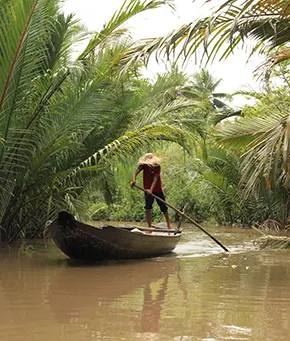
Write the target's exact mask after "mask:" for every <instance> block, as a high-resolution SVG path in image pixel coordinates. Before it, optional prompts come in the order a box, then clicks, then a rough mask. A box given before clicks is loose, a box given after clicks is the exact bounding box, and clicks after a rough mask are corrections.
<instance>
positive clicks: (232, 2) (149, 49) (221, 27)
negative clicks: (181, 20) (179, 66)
mask: <svg viewBox="0 0 290 341" xmlns="http://www.w3.org/2000/svg"><path fill="white" fill-rule="evenodd" d="M289 27H290V5H289V1H287V0H281V1H275V0H248V1H244V2H242V3H241V2H240V1H238V0H228V1H224V2H223V3H222V4H221V5H219V6H218V7H216V8H215V9H214V10H212V12H211V14H210V15H209V16H208V17H204V18H202V19H200V20H197V21H194V22H191V23H189V24H184V25H182V26H181V27H180V28H179V29H177V30H174V31H172V32H171V33H169V34H168V35H167V36H165V37H159V38H152V39H146V40H144V41H143V42H141V43H140V44H138V46H136V47H135V48H134V49H133V50H132V51H131V53H130V54H129V55H127V60H128V64H127V65H131V64H134V63H136V62H137V61H139V60H140V59H142V58H143V59H144V60H145V61H148V59H149V57H150V55H152V54H153V53H156V54H157V57H161V56H163V54H166V55H167V56H169V55H170V54H171V52H173V51H177V57H178V58H179V57H183V58H185V60H186V59H188V58H189V57H190V56H192V55H193V54H194V53H195V52H196V51H198V50H200V49H202V50H203V57H204V58H205V59H206V60H207V61H211V60H214V59H217V58H218V59H220V60H222V59H225V58H227V57H228V56H229V55H230V54H231V53H232V52H233V51H234V49H235V48H236V47H237V46H243V43H244V41H245V40H249V41H250V42H251V44H252V45H253V47H252V50H251V53H250V55H251V54H252V53H254V52H263V53H269V57H268V58H267V61H266V64H265V65H263V66H268V67H271V66H274V65H276V64H278V63H280V62H281V61H284V60H287V59H289V58H290V49H289V46H288V45H289V42H290V34H289ZM275 49H276V50H275Z"/></svg>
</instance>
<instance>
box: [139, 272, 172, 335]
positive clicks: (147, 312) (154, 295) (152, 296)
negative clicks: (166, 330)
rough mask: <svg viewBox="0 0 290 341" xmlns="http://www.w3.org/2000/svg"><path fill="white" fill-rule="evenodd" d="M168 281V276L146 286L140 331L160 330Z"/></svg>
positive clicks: (152, 331)
mask: <svg viewBox="0 0 290 341" xmlns="http://www.w3.org/2000/svg"><path fill="white" fill-rule="evenodd" d="M167 282H168V278H167V277H166V278H165V279H161V280H158V281H156V282H152V283H150V284H147V285H146V286H145V289H144V303H143V309H142V312H141V330H140V332H147V333H148V332H149V333H150V332H151V333H157V332H159V323H160V317H161V310H162V305H163V303H164V299H165V293H166V290H167Z"/></svg>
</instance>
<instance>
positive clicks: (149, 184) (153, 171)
mask: <svg viewBox="0 0 290 341" xmlns="http://www.w3.org/2000/svg"><path fill="white" fill-rule="evenodd" d="M142 171H143V187H144V189H145V190H146V193H145V209H146V221H147V224H148V227H152V205H153V202H154V197H153V196H152V195H151V194H152V193H153V194H154V195H156V196H157V197H159V198H160V199H163V200H164V201H165V196H164V193H163V189H162V184H161V177H160V173H161V166H160V159H159V158H158V157H157V156H155V155H154V154H152V153H147V154H145V155H143V156H142V157H141V158H140V159H139V161H138V168H137V169H136V171H135V172H134V174H133V179H132V181H131V183H130V186H131V187H132V188H133V187H134V185H135V183H136V178H137V176H138V174H139V173H140V172H142ZM157 203H158V205H159V207H160V210H161V212H163V214H164V217H165V219H166V223H167V227H168V228H169V229H173V227H172V225H171V224H170V219H169V215H168V207H167V206H166V205H165V204H164V203H162V202H161V201H159V200H157Z"/></svg>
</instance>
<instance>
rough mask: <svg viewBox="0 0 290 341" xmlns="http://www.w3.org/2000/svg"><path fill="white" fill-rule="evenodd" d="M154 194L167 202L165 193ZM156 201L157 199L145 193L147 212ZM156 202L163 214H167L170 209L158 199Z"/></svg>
mask: <svg viewBox="0 0 290 341" xmlns="http://www.w3.org/2000/svg"><path fill="white" fill-rule="evenodd" d="M153 194H154V195H156V196H157V197H159V198H160V199H163V200H164V201H165V196H164V193H163V192H157V193H153ZM154 200H155V198H154V197H153V196H152V195H150V194H148V193H145V208H146V210H151V209H152V205H153V202H154ZM156 201H157V204H158V205H159V207H160V210H161V212H167V210H168V207H167V206H166V205H165V204H164V203H163V202H161V201H159V200H157V199H156Z"/></svg>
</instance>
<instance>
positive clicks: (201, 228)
mask: <svg viewBox="0 0 290 341" xmlns="http://www.w3.org/2000/svg"><path fill="white" fill-rule="evenodd" d="M134 187H136V188H138V189H140V190H141V191H143V192H145V193H147V191H146V190H145V189H144V188H142V187H140V186H138V185H136V184H134ZM151 195H152V196H153V197H154V198H155V199H156V200H159V201H161V202H163V204H165V205H166V206H168V207H171V208H172V209H173V210H174V211H175V212H177V213H178V214H180V215H181V216H183V217H184V218H186V219H187V220H189V221H190V222H192V223H193V224H194V225H195V226H196V227H198V228H199V229H200V230H201V231H203V232H204V233H205V234H206V235H208V236H209V237H210V238H211V239H212V240H213V241H215V242H216V243H217V244H218V245H219V246H220V247H221V248H223V249H224V250H225V251H226V252H229V250H228V249H227V248H226V247H225V246H224V245H223V244H222V243H221V242H220V241H218V240H217V239H216V238H215V237H213V236H212V235H211V234H210V233H208V232H207V231H206V230H205V229H204V228H203V227H202V226H200V225H199V224H198V223H197V222H195V221H194V220H193V219H192V218H190V217H189V216H188V215H186V214H185V213H184V212H181V211H180V210H179V209H177V208H175V207H174V206H172V205H170V204H168V202H166V201H165V200H163V199H161V198H159V197H158V196H157V195H155V194H153V193H152V194H151Z"/></svg>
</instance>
